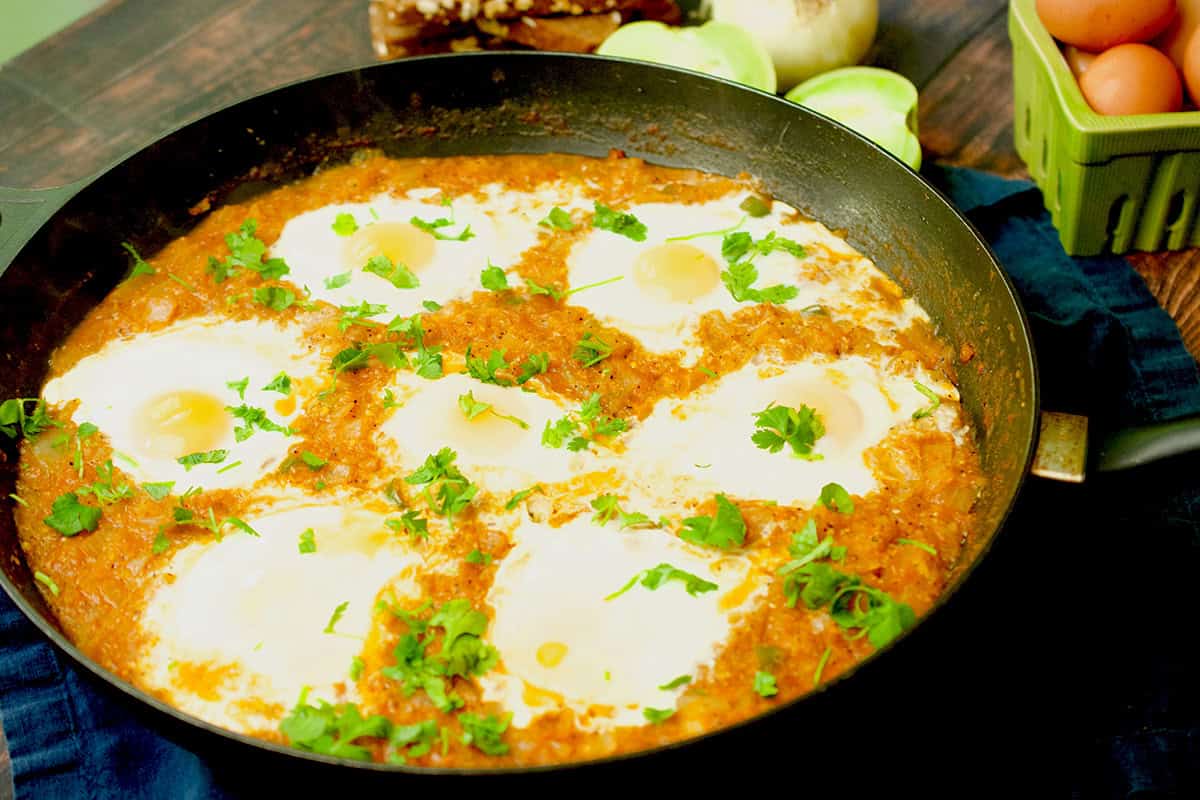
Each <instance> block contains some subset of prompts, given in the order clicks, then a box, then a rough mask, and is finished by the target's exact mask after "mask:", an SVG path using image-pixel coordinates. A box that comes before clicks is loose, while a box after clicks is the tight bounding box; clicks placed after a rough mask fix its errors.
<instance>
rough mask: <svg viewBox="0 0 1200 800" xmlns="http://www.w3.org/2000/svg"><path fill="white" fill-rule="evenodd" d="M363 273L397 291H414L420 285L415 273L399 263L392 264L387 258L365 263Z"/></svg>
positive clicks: (373, 259)
mask: <svg viewBox="0 0 1200 800" xmlns="http://www.w3.org/2000/svg"><path fill="white" fill-rule="evenodd" d="M363 272H369V273H371V274H372V275H378V276H379V277H381V278H383V279H384V280H385V281H387V282H388V283H390V284H391V285H392V286H395V287H396V288H397V289H416V288H417V287H418V286H420V285H421V280H420V279H419V278H418V277H417V276H416V273H414V272H413V271H412V270H411V269H409V268H408V267H406V266H404V265H403V264H401V263H399V262H397V263H395V264H393V263H392V261H391V259H390V258H388V257H387V256H375V257H374V258H372V259H371V260H370V261H368V262H367V263H366V265H365V266H364V267H363Z"/></svg>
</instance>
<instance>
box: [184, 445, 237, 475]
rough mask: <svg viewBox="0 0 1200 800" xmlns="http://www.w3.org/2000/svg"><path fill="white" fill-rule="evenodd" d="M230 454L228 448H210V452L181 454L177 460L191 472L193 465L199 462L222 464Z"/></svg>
mask: <svg viewBox="0 0 1200 800" xmlns="http://www.w3.org/2000/svg"><path fill="white" fill-rule="evenodd" d="M228 456H229V451H228V450H209V451H208V452H204V453H189V454H187V455H186V456H180V457H179V458H177V459H175V460H176V461H177V462H178V463H180V464H182V465H183V468H184V470H185V471H187V472H191V471H192V467H194V466H196V465H197V464H220V463H221V462H222V461H224V460H225V459H226V458H228Z"/></svg>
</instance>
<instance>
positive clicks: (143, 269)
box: [121, 242, 158, 281]
mask: <svg viewBox="0 0 1200 800" xmlns="http://www.w3.org/2000/svg"><path fill="white" fill-rule="evenodd" d="M121 247H124V248H125V249H126V250H127V251H128V252H129V255H131V256H133V266H132V267H130V269H129V274H128V275H126V276H125V280H127V281H128V280H132V279H133V278H136V277H137V276H138V275H157V274H158V270H156V269H154V267H152V266H150V264H149V263H147V262H146V261H144V260H143V259H142V257H141V255H139V254H138V251H137V250H135V249H134V247H133V245H131V244H130V243H129V242H121Z"/></svg>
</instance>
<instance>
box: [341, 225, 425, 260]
mask: <svg viewBox="0 0 1200 800" xmlns="http://www.w3.org/2000/svg"><path fill="white" fill-rule="evenodd" d="M434 241H435V240H434V238H433V237H432V236H430V235H429V234H428V233H426V232H425V231H423V230H420V229H419V228H415V227H413V226H412V225H410V224H408V223H407V222H376V223H373V224H371V225H366V226H364V227H362V228H359V229H358V230H357V231H355V232H354V234H353V235H352V236H350V238H349V239H347V240H346V244H345V245H344V246H343V248H344V249H343V252H342V259H343V262H344V263H345V265H346V266H347V267H350V268H351V269H362V267H363V265H365V264H366V263H367V262H368V261H370V260H371V259H372V258H375V257H376V256H387V258H388V260H389V261H391V262H392V263H393V264H403V265H404V266H406V267H408V268H409V269H411V270H412V271H413V272H420V271H421V269H423V268H424V267H426V266H428V265H429V262H430V261H432V260H433V248H434Z"/></svg>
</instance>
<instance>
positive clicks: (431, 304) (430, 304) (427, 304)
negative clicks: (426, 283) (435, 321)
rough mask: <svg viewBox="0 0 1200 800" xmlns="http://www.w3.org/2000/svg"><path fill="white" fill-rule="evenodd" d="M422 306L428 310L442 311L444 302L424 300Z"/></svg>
mask: <svg viewBox="0 0 1200 800" xmlns="http://www.w3.org/2000/svg"><path fill="white" fill-rule="evenodd" d="M421 308H423V309H425V310H426V311H440V310H441V308H442V304H441V303H439V302H438V301H436V300H422V301H421Z"/></svg>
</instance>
